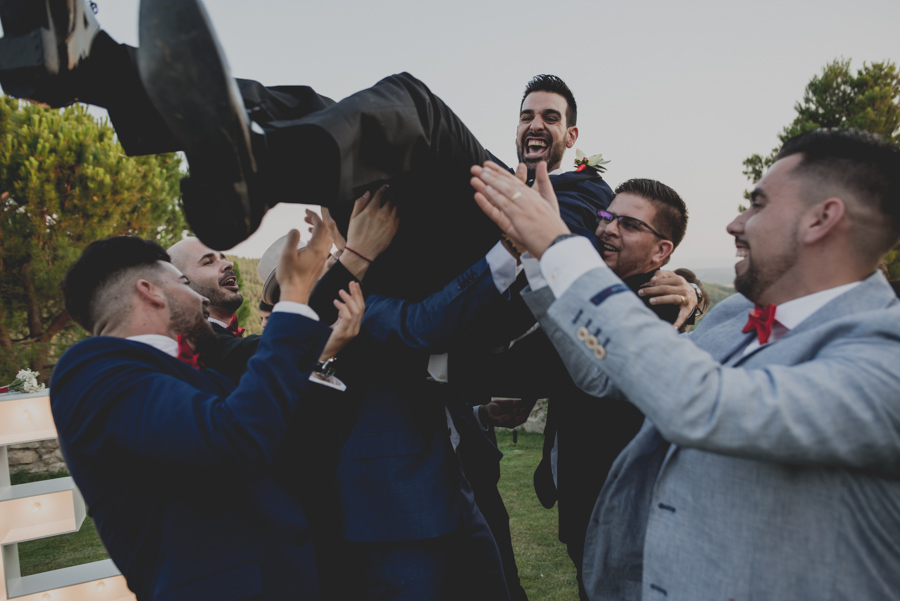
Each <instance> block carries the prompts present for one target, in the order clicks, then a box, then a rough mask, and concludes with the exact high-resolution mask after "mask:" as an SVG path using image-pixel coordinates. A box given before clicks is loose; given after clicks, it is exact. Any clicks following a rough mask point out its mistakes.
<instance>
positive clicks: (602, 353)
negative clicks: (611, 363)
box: [594, 344, 606, 361]
mask: <svg viewBox="0 0 900 601" xmlns="http://www.w3.org/2000/svg"><path fill="white" fill-rule="evenodd" d="M594 356H595V357H597V359H599V360H600V361H603V360H604V359H606V347H605V346H603V345H602V344H598V345H597V348H595V349H594Z"/></svg>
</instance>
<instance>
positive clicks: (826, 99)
mask: <svg viewBox="0 0 900 601" xmlns="http://www.w3.org/2000/svg"><path fill="white" fill-rule="evenodd" d="M794 110H795V111H796V113H797V116H796V117H794V121H793V122H792V123H791V124H790V125H788V126H787V127H785V128H784V129H783V130H782V131H781V133H780V134H778V139H779V140H780V141H781V143H784V142H786V141H787V140H789V139H790V138H792V137H794V136H796V135H799V134H802V133H805V132H808V131H811V130H814V129H818V128H820V127H855V128H858V129H862V130H865V131H869V132H872V133H876V134H879V135H881V136H883V137H885V138H887V139H890V140H893V141H895V142H900V71H898V69H897V65H895V64H894V63H892V62H891V61H884V62H879V63H870V64H866V63H863V66H862V68H861V69H859V70H858V71H857V72H856V73H853V71H852V70H851V68H850V59H837V60H834V61H833V62H831V63H829V64H828V65H825V67H824V68H823V69H822V74H821V75H816V76H814V77H813V78H812V79H811V80H810V81H809V83H808V84H806V90H805V91H804V92H803V100H802V101H800V102H798V103H797V104H795V105H794ZM780 148H781V144H779V145H778V146H777V147H775V148H774V149H772V152H770V153H769V154H768V155H766V156H761V155H758V154H754V155H753V156H751V157H748V158H747V159H745V160H744V171H743V173H744V175H746V176H747V179H749V180H750V182H751V184H756V182H758V181H759V180H760V179H761V178H762V176H763V173H765V171H766V169H768V168H769V167H771V166H772V164H773V163H775V156H776V155H777V154H778V150H779V149H780ZM744 198H746V199H748V200H749V198H750V192H749V191H745V192H744ZM744 208H745V207H743V206H742V207H739V208H738V209H739V210H741V211H743V210H744ZM885 267H886V269H887V271H888V275H889V277H890V278H891V279H893V280H897V279H900V247H897V248H895V249H894V250H893V251H891V252H890V253H888V255H887V257H886V258H885Z"/></svg>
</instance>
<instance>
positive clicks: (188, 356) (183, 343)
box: [178, 334, 206, 369]
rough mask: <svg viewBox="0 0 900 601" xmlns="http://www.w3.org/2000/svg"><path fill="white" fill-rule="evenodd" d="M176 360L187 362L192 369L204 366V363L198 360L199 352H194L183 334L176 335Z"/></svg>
mask: <svg viewBox="0 0 900 601" xmlns="http://www.w3.org/2000/svg"><path fill="white" fill-rule="evenodd" d="M178 360H179V361H181V362H182V363H187V364H188V365H190V366H191V367H193V368H194V369H200V368H201V367H206V366H205V365H203V361H201V360H200V353H195V352H194V349H192V348H191V345H190V344H188V341H187V338H185V337H184V334H179V335H178Z"/></svg>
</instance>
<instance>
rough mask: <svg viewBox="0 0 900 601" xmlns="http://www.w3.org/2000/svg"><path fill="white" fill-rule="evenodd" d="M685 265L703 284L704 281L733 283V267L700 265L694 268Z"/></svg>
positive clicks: (725, 284) (721, 283) (724, 284)
mask: <svg viewBox="0 0 900 601" xmlns="http://www.w3.org/2000/svg"><path fill="white" fill-rule="evenodd" d="M687 267H688V268H689V269H691V270H692V271H693V272H694V273H696V274H697V277H698V278H700V281H701V282H703V283H704V284H705V283H706V282H710V283H713V284H720V285H722V286H731V285H732V284H734V267H701V268H696V269H695V268H694V267H690V266H689V265H688V266H687Z"/></svg>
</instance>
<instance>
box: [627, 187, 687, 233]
mask: <svg viewBox="0 0 900 601" xmlns="http://www.w3.org/2000/svg"><path fill="white" fill-rule="evenodd" d="M622 192H627V193H629V194H634V195H635V196H640V197H641V198H643V199H644V200H646V201H648V202H649V203H650V204H652V205H653V206H654V208H656V219H655V220H654V221H655V222H656V223H655V226H656V229H658V230H659V233H661V234H662V235H663V236H665V237H666V240H670V241H671V242H672V244H673V245H674V246H675V248H678V245H679V244H681V241H682V240H684V233H685V231H687V222H688V210H687V205H685V204H684V201H683V200H682V199H681V196H679V195H678V192H676V191H675V190H673V189H672V188H670V187H669V186H667V185H665V184H664V183H662V182H658V181H656V180H655V179H630V180H628V181H627V182H622V183H621V184H619V186H618V187H617V188H616V194H621V193H622Z"/></svg>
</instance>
